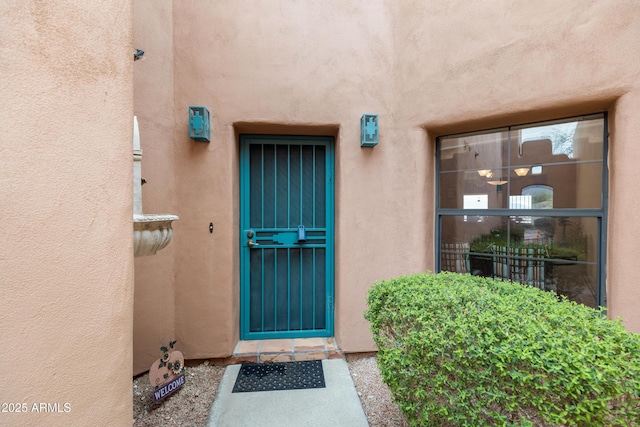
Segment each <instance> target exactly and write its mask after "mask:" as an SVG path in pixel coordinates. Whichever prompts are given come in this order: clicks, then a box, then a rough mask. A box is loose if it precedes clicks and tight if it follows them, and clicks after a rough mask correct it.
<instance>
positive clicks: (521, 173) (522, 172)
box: [513, 168, 529, 176]
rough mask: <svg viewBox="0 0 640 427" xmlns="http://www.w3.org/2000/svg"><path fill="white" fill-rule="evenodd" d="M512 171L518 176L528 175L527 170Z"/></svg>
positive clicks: (516, 169)
mask: <svg viewBox="0 0 640 427" xmlns="http://www.w3.org/2000/svg"><path fill="white" fill-rule="evenodd" d="M513 171H514V172H515V173H516V175H518V176H526V175H527V174H528V173H529V168H515V169H514V170H513Z"/></svg>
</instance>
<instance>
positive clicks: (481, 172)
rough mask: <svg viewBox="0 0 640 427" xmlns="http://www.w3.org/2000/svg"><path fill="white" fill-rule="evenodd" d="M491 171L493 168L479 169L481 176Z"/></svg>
mask: <svg viewBox="0 0 640 427" xmlns="http://www.w3.org/2000/svg"><path fill="white" fill-rule="evenodd" d="M490 173H491V169H480V170H479V171H478V175H480V176H487V175H489V174H490Z"/></svg>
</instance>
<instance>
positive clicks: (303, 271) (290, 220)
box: [240, 135, 334, 340]
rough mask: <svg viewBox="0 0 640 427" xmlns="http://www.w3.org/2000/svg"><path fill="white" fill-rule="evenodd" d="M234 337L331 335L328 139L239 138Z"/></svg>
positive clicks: (330, 147) (330, 145)
mask: <svg viewBox="0 0 640 427" xmlns="http://www.w3.org/2000/svg"><path fill="white" fill-rule="evenodd" d="M240 145H241V147H240V166H241V167H240V282H241V285H240V312H241V314H240V331H241V333H240V335H241V339H244V340H247V339H265V338H298V337H320V336H332V335H333V276H334V274H333V268H334V261H333V225H334V217H333V206H334V205H333V159H334V156H333V138H331V137H297V136H296V137H290V136H262V135H241V137H240Z"/></svg>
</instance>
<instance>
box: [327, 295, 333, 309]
mask: <svg viewBox="0 0 640 427" xmlns="http://www.w3.org/2000/svg"><path fill="white" fill-rule="evenodd" d="M327 307H329V310H331V311H333V295H331V296H328V297H327Z"/></svg>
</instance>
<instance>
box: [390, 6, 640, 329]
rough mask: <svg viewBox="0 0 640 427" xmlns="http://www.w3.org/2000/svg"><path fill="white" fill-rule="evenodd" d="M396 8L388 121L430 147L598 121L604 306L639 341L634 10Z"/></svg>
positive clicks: (637, 9) (638, 74)
mask: <svg viewBox="0 0 640 427" xmlns="http://www.w3.org/2000/svg"><path fill="white" fill-rule="evenodd" d="M492 3H493V4H492V7H488V6H487V3H484V2H483V3H470V2H466V1H436V2H421V1H411V2H402V3H401V4H399V5H398V6H397V10H398V13H396V14H395V15H394V17H395V22H396V29H397V31H396V33H395V36H396V37H395V47H396V48H395V54H396V69H395V71H396V73H395V78H396V81H397V82H402V83H397V84H396V87H397V88H398V96H399V98H398V100H399V101H401V102H402V108H400V105H398V108H396V110H397V111H398V120H399V121H402V122H403V126H412V125H413V124H415V123H416V122H421V123H422V124H423V125H424V127H425V129H427V131H428V132H429V135H430V137H431V138H430V139H431V141H432V142H433V141H434V139H435V138H434V137H435V136H437V135H441V134H447V133H456V132H463V131H469V130H480V129H486V128H491V127H496V126H504V125H510V124H518V123H527V122H532V121H537V120H544V119H552V118H562V117H566V116H571V115H576V114H585V113H592V112H599V111H608V112H609V113H610V115H609V120H610V138H609V147H610V149H609V168H610V186H609V236H608V237H609V239H608V253H607V292H608V301H607V306H608V307H609V309H610V315H611V316H613V317H617V316H621V317H622V318H623V322H624V324H625V325H626V326H627V327H628V328H629V329H631V330H634V331H640V310H638V307H640V289H638V288H637V286H636V285H635V283H636V277H635V276H636V274H635V271H634V269H633V268H632V267H631V266H633V265H634V263H635V262H636V261H635V254H634V250H633V247H635V246H636V244H637V242H636V239H635V236H637V230H636V229H637V226H636V224H635V222H634V221H633V219H631V218H630V216H629V213H630V212H638V211H640V198H639V197H638V196H639V195H640V194H639V193H640V190H638V187H637V185H635V184H634V178H633V171H634V170H635V169H636V168H635V166H634V163H635V160H634V159H636V158H637V157H638V155H640V151H639V148H638V146H637V144H636V143H635V139H636V138H635V136H634V135H638V132H639V131H640V124H639V123H638V121H637V120H634V119H633V118H632V117H634V116H635V117H637V115H638V114H639V113H640V68H639V67H637V66H636V65H637V61H635V60H634V59H633V58H637V57H638V55H639V54H640V3H638V2H635V1H631V0H629V1H621V0H610V1H597V2H596V1H593V2H581V1H569V2H563V3H558V2H556V1H553V0H547V1H539V2H535V3H531V2H529V3H527V2H521V3H513V2H509V1H495V2H492Z"/></svg>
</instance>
